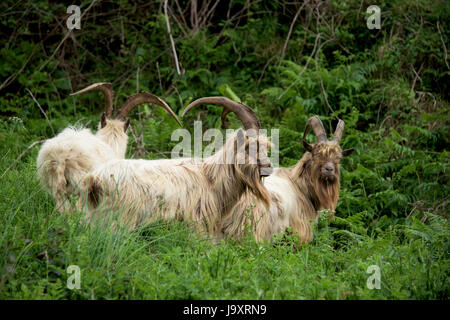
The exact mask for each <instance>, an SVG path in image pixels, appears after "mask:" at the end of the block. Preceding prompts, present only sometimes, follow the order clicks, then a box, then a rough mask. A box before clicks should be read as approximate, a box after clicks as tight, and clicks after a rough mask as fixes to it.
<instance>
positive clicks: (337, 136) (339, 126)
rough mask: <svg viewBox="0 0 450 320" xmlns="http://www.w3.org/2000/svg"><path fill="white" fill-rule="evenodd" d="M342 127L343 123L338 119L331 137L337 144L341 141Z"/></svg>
mask: <svg viewBox="0 0 450 320" xmlns="http://www.w3.org/2000/svg"><path fill="white" fill-rule="evenodd" d="M344 125H345V123H344V121H342V120H341V119H339V122H338V124H337V126H336V130H335V131H334V137H333V141H334V142H336V143H339V142H340V141H341V138H342V132H343V131H344Z"/></svg>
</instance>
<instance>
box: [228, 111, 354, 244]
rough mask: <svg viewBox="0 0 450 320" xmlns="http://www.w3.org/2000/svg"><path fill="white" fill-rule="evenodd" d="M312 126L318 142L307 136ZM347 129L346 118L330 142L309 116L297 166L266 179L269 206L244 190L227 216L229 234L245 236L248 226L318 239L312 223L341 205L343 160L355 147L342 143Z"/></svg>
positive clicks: (261, 234) (264, 235)
mask: <svg viewBox="0 0 450 320" xmlns="http://www.w3.org/2000/svg"><path fill="white" fill-rule="evenodd" d="M309 127H312V129H313V131H314V134H315V136H316V139H317V142H316V143H315V144H309V143H308V142H307V141H306V140H305V137H306V135H307V133H308V130H309ZM343 130H344V122H343V121H342V120H339V123H338V125H337V127H336V131H335V133H334V138H333V140H328V139H327V136H326V133H325V129H324V127H323V124H322V122H321V121H320V119H319V118H318V117H311V118H309V119H308V122H307V124H306V128H305V132H304V134H303V141H302V142H303V146H304V147H305V149H306V150H307V152H306V153H305V154H304V155H303V157H302V158H301V159H300V161H299V162H298V163H297V164H296V165H295V166H294V167H292V168H277V169H275V170H274V172H273V174H272V175H271V176H269V177H267V178H266V179H265V180H264V186H265V187H266V188H267V189H268V191H269V194H270V198H271V202H270V208H269V209H268V210H267V209H266V207H265V206H264V205H263V204H262V203H260V201H257V199H255V198H254V197H253V196H252V195H250V194H248V193H247V194H245V195H244V196H243V198H242V199H241V200H240V201H239V202H238V203H237V204H236V205H235V207H234V208H233V209H232V210H231V211H230V214H229V215H228V216H227V217H225V219H224V222H223V225H222V231H223V233H224V236H225V237H232V238H240V237H242V236H243V234H244V230H245V228H246V225H247V226H250V227H251V228H252V232H253V233H254V235H255V237H256V239H258V240H262V239H270V238H271V237H272V235H274V234H282V233H284V232H285V231H286V229H287V228H288V227H290V228H291V229H292V231H294V232H296V233H297V234H298V236H299V238H300V239H301V241H302V242H310V241H311V240H312V238H313V234H312V229H311V224H310V223H311V221H316V220H317V218H318V213H317V212H318V211H319V210H322V209H329V210H332V211H334V210H335V209H336V206H337V202H338V198H339V188H340V181H339V180H340V168H339V165H340V160H341V158H342V157H345V156H348V155H350V154H351V153H352V152H353V151H354V150H353V149H348V150H342V149H341V147H340V145H339V142H340V140H341V137H342V132H343Z"/></svg>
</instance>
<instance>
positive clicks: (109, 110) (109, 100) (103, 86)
mask: <svg viewBox="0 0 450 320" xmlns="http://www.w3.org/2000/svg"><path fill="white" fill-rule="evenodd" d="M91 90H100V91H101V92H103V94H104V95H105V113H106V117H107V118H111V117H112V114H113V99H114V91H113V89H112V85H111V83H109V82H98V83H94V84H91V85H90V86H88V87H86V88H84V89H82V90H80V91H77V92H75V93H71V94H70V95H71V96H75V95H77V94H81V93H85V92H88V91H91Z"/></svg>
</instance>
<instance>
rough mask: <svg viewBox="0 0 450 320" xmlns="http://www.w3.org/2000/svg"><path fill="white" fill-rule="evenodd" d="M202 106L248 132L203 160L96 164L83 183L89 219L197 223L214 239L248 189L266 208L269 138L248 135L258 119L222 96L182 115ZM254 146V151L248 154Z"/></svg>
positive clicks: (131, 224)
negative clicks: (230, 116) (218, 108)
mask: <svg viewBox="0 0 450 320" xmlns="http://www.w3.org/2000/svg"><path fill="white" fill-rule="evenodd" d="M200 103H212V104H219V105H222V106H223V107H224V108H225V111H224V113H228V112H230V111H231V112H234V113H236V115H237V117H238V118H239V119H240V120H241V121H242V122H243V124H244V127H245V129H246V130H247V131H243V130H241V129H240V130H238V131H237V132H236V133H235V134H234V135H232V136H231V137H229V138H228V139H227V141H226V142H225V145H224V146H223V147H222V148H221V149H220V150H219V151H218V152H216V153H215V154H214V155H212V156H210V157H208V158H205V159H203V160H201V161H197V160H195V159H175V160H167V161H161V160H118V159H115V160H112V161H109V162H107V163H105V164H102V165H100V166H98V167H97V168H96V169H94V170H93V171H92V172H91V173H90V174H89V175H88V176H87V177H86V179H84V181H83V189H84V191H85V193H86V195H87V198H88V201H86V203H87V209H86V211H88V215H87V218H88V220H91V219H105V218H107V217H111V215H113V214H114V212H115V211H119V212H120V213H121V214H122V215H121V217H120V219H119V223H121V224H125V225H127V226H129V227H131V228H133V227H136V226H139V225H143V224H146V223H149V222H152V221H155V220H156V219H158V218H162V219H164V220H185V221H190V222H197V223H199V224H197V225H198V226H199V227H200V229H199V231H200V230H201V231H206V232H207V233H208V234H209V235H211V236H213V237H216V236H218V235H219V232H220V230H219V226H220V220H221V218H222V217H223V216H224V215H225V214H226V213H227V212H228V211H229V210H230V209H231V208H232V207H233V206H234V204H235V203H236V202H237V201H238V200H239V199H240V197H241V196H242V195H243V194H244V192H246V191H247V190H249V191H250V192H251V193H252V194H254V195H255V197H256V198H257V199H259V200H260V201H261V202H262V203H265V204H267V205H268V203H269V197H268V193H267V191H266V189H265V188H264V186H263V184H262V177H263V176H267V175H269V174H270V173H271V172H272V165H271V163H270V160H269V159H268V157H267V145H268V140H267V138H266V137H265V136H262V135H259V134H253V135H252V134H249V133H250V132H253V133H254V132H256V131H255V130H258V131H259V129H260V124H259V120H258V119H257V118H256V116H255V115H254V113H253V111H252V110H251V109H250V108H249V107H247V106H244V105H243V104H240V103H237V102H234V101H232V100H229V99H227V98H223V97H211V98H202V99H198V100H196V101H194V102H193V103H191V104H190V105H189V106H187V108H186V110H185V112H186V111H188V110H189V109H191V108H192V107H194V106H195V105H198V104H200ZM185 112H184V113H185ZM183 115H184V114H183ZM250 129H252V130H250ZM252 147H256V148H257V150H258V152H254V154H253V153H252V152H249V149H251V148H252Z"/></svg>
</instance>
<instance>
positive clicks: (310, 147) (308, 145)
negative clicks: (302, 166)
mask: <svg viewBox="0 0 450 320" xmlns="http://www.w3.org/2000/svg"><path fill="white" fill-rule="evenodd" d="M302 143H303V147H304V148H305V149H306V151H309V152H311V151H312V149H313V147H312V145H310V144H309V143H308V142H306V140H304V139H303V140H302Z"/></svg>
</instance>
